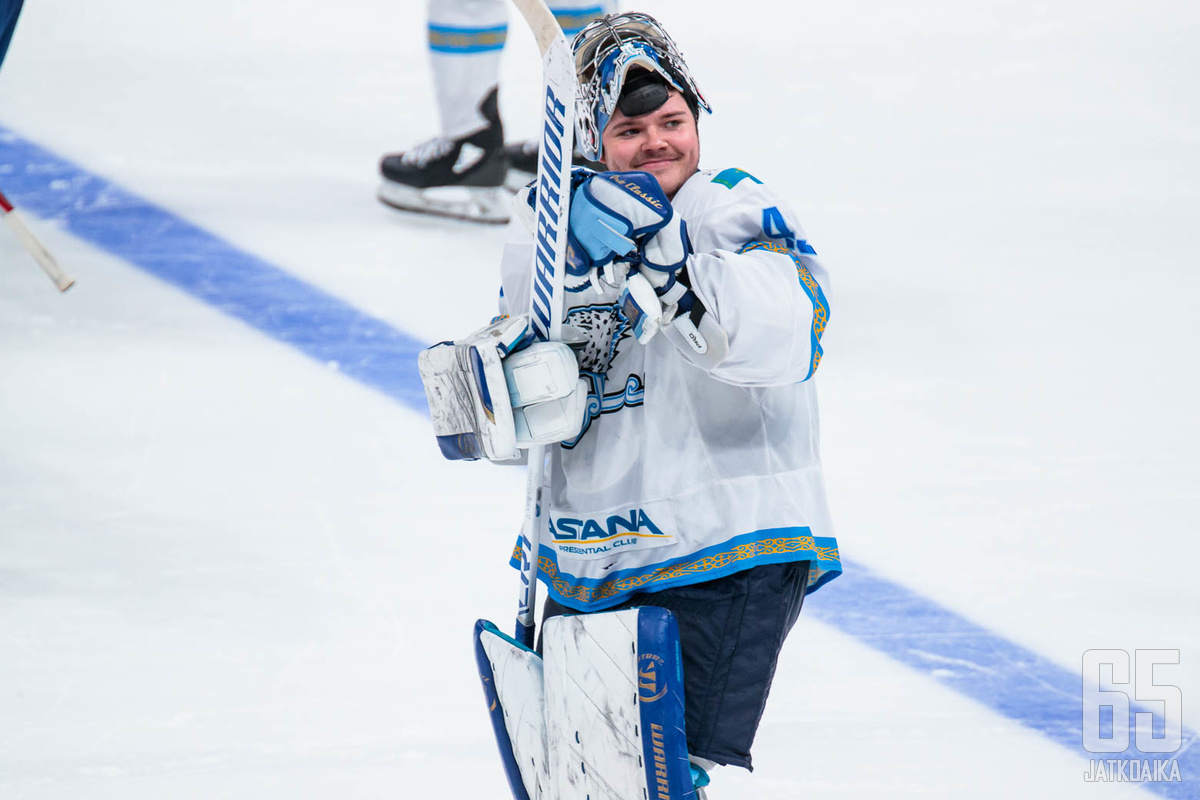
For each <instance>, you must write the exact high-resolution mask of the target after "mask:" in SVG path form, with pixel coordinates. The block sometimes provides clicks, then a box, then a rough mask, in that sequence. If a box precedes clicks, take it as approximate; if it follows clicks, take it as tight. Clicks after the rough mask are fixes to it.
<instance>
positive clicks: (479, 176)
mask: <svg viewBox="0 0 1200 800" xmlns="http://www.w3.org/2000/svg"><path fill="white" fill-rule="evenodd" d="M479 112H480V114H482V115H483V118H484V119H486V120H487V122H488V125H487V127H485V128H483V129H481V130H478V131H475V132H474V133H471V134H469V135H467V136H464V137H463V138H461V139H446V138H443V137H438V138H436V139H431V140H429V141H428V142H425V143H423V144H419V145H417V146H416V147H414V148H412V149H411V150H406V151H404V152H403V153H393V154H391V155H386V156H384V157H383V161H382V162H380V165H379V171H380V172H381V173H382V174H383V183H382V184H381V185H380V187H379V199H380V201H381V202H383V203H385V204H387V205H389V206H392V207H393V208H399V209H401V210H404V211H417V212H420V213H424V214H437V215H439V216H443V217H453V218H456V219H465V220H471V221H474V222H492V223H504V222H508V218H509V214H510V209H511V206H512V195H511V194H510V193H509V192H508V191H506V190H505V188H504V177H505V172H506V164H505V158H504V129H503V128H502V127H501V124H500V113H499V111H498V109H497V107H496V90H495V89H492V91H490V92H489V93H488V95H487V97H485V98H484V99H483V102H482V103H480V104H479Z"/></svg>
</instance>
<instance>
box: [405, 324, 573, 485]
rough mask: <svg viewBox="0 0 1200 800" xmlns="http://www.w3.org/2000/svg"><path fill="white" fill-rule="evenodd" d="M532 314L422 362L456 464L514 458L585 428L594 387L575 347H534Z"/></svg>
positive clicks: (436, 349) (437, 350)
mask: <svg viewBox="0 0 1200 800" xmlns="http://www.w3.org/2000/svg"><path fill="white" fill-rule="evenodd" d="M530 330H531V329H530V327H529V317H528V316H527V315H521V316H517V317H500V318H498V319H496V320H494V321H493V322H492V324H490V325H488V326H487V327H485V328H481V329H480V330H478V331H475V332H474V333H472V334H471V335H470V336H466V337H464V338H462V339H459V340H457V341H453V342H441V343H439V344H435V345H434V346H433V347H430V348H429V349H428V350H425V351H423V352H422V353H421V354H420V356H419V357H418V358H417V366H418V369H419V370H420V373H421V382H422V383H423V384H424V385H425V398H426V399H427V400H428V401H429V417H430V420H431V421H432V422H433V432H434V434H435V435H436V436H437V440H438V446H439V447H440V448H441V451H442V455H444V456H445V457H446V458H449V459H456V460H457V459H467V460H474V459H477V458H487V459H489V460H491V461H512V460H515V459H519V458H520V457H521V453H520V451H521V450H525V449H528V448H529V447H531V446H532V445H535V444H551V443H553V442H561V441H565V440H567V439H571V438H573V437H574V436H576V435H578V433H579V431H580V430H581V429H582V428H583V419H584V412H585V409H586V407H587V392H588V383H587V381H586V380H583V379H582V378H580V377H579V365H578V362H577V361H576V360H575V354H574V353H573V352H572V351H571V348H570V347H568V346H567V345H566V344H563V343H562V342H535V341H534V340H533V339H534V337H533V335H532V333H531V332H530Z"/></svg>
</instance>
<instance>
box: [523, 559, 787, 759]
mask: <svg viewBox="0 0 1200 800" xmlns="http://www.w3.org/2000/svg"><path fill="white" fill-rule="evenodd" d="M808 566H809V565H808V562H807V561H793V562H790V563H786V564H766V565H764V566H761V567H754V568H752V569H748V570H744V571H742V572H735V573H734V574H732V575H728V576H726V577H724V578H718V579H717V580H714V581H706V582H704V583H694V584H691V585H690V586H677V587H675V588H672V589H664V590H663V591H661V592H647V593H645V594H635V595H633V596H632V597H631V598H630V599H629V600H627V601H626V602H624V603H622V604H621V605H619V606H616V607H615V608H610V609H605V610H606V611H619V610H621V609H624V608H633V607H636V606H658V607H660V608H666V609H669V610H670V611H671V613H673V614H674V615H675V619H676V621H677V622H678V623H679V644H680V650H681V652H682V655H683V698H684V712H685V715H686V719H687V743H688V753H690V754H691V755H693V756H698V757H700V758H706V759H708V760H709V761H715V762H716V763H718V764H733V765H735V766H739V767H744V768H746V769H751V765H750V745H752V744H753V743H754V734H755V733H756V732H757V731H758V723H759V721H760V720H761V719H762V714H763V710H764V709H765V708H766V706H767V694H768V692H769V691H770V689H771V681H772V679H773V678H774V677H775V662H776V661H777V660H778V658H779V650H780V648H781V647H783V640H784V639H785V638H786V637H787V635H788V632H789V631H790V630H791V629H792V626H793V625H794V624H795V623H796V618H797V617H798V616H800V608H801V606H802V605H803V603H804V594H805V591H806V589H807V586H808ZM543 612H544V613H543V622H544V621H545V620H546V619H549V618H550V617H553V616H557V615H559V614H576V613H579V612H577V611H575V610H574V609H572V608H567V607H566V606H564V605H561V604H559V603H556V602H555V601H554V600H552V599H549V598H548V599H547V600H546V604H545V607H544V609H543Z"/></svg>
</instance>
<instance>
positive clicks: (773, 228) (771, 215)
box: [762, 206, 796, 248]
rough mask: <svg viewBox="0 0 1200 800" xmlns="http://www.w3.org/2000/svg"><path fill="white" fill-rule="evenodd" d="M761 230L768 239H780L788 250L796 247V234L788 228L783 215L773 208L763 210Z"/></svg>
mask: <svg viewBox="0 0 1200 800" xmlns="http://www.w3.org/2000/svg"><path fill="white" fill-rule="evenodd" d="M762 229H763V233H765V234H766V235H767V238H768V239H782V240H783V243H784V244H785V245H787V246H788V247H789V248H794V247H795V246H796V232H795V231H793V230H792V229H791V228H789V227H788V224H787V221H786V220H784V218H783V214H782V213H780V211H779V209H778V208H776V207H775V206H771V207H770V208H764V209H763V218H762Z"/></svg>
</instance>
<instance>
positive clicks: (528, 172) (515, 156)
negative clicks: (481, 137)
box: [504, 139, 605, 192]
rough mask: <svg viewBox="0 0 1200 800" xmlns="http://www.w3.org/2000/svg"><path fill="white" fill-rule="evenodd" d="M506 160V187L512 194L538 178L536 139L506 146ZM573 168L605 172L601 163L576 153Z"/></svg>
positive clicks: (572, 161)
mask: <svg viewBox="0 0 1200 800" xmlns="http://www.w3.org/2000/svg"><path fill="white" fill-rule="evenodd" d="M504 158H505V160H506V161H508V174H507V175H505V176H504V185H505V186H507V187H508V190H509V191H510V192H516V191H520V190H521V188H522V187H523V186H526V185H528V183H529V182H530V181H531V180H533V179H534V178H536V177H537V160H538V143H537V140H535V139H527V140H526V141H524V142H513V143H512V144H509V145H505V146H504ZM571 164H572V166H576V167H587V168H588V169H594V170H596V171H597V172H603V171H604V170H605V166H604V165H603V164H601V163H600V162H599V161H589V160H588V159H586V158H584V157H583V156H581V155H580V154H579V151H578V150H577V151H575V155H574V156H573V157H572V158H571Z"/></svg>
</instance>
